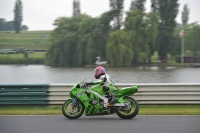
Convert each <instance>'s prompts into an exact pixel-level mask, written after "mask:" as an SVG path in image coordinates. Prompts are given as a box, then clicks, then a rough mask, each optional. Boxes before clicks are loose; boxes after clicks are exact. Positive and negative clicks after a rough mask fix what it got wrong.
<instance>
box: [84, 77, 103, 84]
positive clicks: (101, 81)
mask: <svg viewBox="0 0 200 133" xmlns="http://www.w3.org/2000/svg"><path fill="white" fill-rule="evenodd" d="M105 81H106V78H103V79H100V80H97V81H94V82H90V83H86V84H87V85H97V84H104V82H105Z"/></svg>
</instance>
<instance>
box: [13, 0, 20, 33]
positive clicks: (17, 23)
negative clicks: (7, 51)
mask: <svg viewBox="0 0 200 133" xmlns="http://www.w3.org/2000/svg"><path fill="white" fill-rule="evenodd" d="M21 24H22V2H21V0H16V3H15V8H14V28H15V32H16V33H20V30H21V29H20V27H21Z"/></svg>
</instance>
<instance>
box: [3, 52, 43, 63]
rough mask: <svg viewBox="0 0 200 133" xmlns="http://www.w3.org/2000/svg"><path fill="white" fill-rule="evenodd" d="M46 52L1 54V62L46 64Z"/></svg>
mask: <svg viewBox="0 0 200 133" xmlns="http://www.w3.org/2000/svg"><path fill="white" fill-rule="evenodd" d="M44 58H45V52H35V53H29V54H28V58H24V54H0V64H44Z"/></svg>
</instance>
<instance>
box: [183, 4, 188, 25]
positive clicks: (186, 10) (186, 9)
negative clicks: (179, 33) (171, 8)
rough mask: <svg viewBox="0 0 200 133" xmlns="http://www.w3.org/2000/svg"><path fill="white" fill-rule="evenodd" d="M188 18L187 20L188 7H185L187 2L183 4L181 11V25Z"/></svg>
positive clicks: (185, 22)
mask: <svg viewBox="0 0 200 133" xmlns="http://www.w3.org/2000/svg"><path fill="white" fill-rule="evenodd" d="M188 20H189V9H188V7H187V4H185V5H184V8H183V11H182V23H183V25H185V24H187V22H188Z"/></svg>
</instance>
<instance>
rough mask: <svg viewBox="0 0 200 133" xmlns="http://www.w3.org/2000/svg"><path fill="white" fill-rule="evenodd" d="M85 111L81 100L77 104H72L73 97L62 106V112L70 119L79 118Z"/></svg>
mask: <svg viewBox="0 0 200 133" xmlns="http://www.w3.org/2000/svg"><path fill="white" fill-rule="evenodd" d="M83 112H84V106H83V104H82V103H81V102H78V103H77V105H75V106H73V105H72V99H68V100H67V101H66V102H65V103H64V104H63V106H62V113H63V115H64V116H65V117H66V118H68V119H77V118H79V117H81V116H82V114H83Z"/></svg>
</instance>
